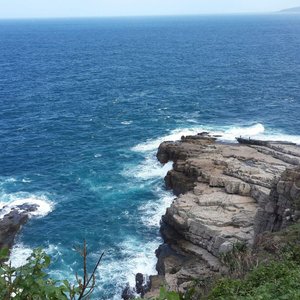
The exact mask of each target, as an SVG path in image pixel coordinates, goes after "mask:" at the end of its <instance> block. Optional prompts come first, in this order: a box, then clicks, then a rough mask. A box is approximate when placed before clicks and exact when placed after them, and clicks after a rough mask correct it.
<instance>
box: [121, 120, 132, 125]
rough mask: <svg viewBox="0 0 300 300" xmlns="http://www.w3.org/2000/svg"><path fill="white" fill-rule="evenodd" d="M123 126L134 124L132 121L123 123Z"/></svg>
mask: <svg viewBox="0 0 300 300" xmlns="http://www.w3.org/2000/svg"><path fill="white" fill-rule="evenodd" d="M121 124H122V125H130V124H132V121H122V122H121Z"/></svg>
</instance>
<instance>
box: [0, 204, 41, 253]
mask: <svg viewBox="0 0 300 300" xmlns="http://www.w3.org/2000/svg"><path fill="white" fill-rule="evenodd" d="M5 209H6V207H3V208H2V210H0V214H1V211H4V210H5ZM36 209H37V206H36V205H27V204H23V205H19V206H15V207H14V208H12V209H11V210H10V211H9V212H8V213H7V214H6V215H4V217H3V218H2V219H1V220H0V249H2V248H8V249H10V248H11V247H12V246H13V242H14V239H15V236H16V234H17V233H18V232H19V230H20V228H21V227H22V225H24V224H25V223H26V222H27V220H28V218H29V213H30V212H33V211H35V210H36Z"/></svg>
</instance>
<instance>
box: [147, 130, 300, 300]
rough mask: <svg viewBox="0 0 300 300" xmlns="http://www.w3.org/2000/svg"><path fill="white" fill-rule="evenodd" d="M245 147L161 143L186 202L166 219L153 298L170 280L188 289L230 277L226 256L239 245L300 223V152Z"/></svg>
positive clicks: (211, 141)
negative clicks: (220, 275) (222, 276)
mask: <svg viewBox="0 0 300 300" xmlns="http://www.w3.org/2000/svg"><path fill="white" fill-rule="evenodd" d="M239 142H240V143H237V144H225V143H219V142H217V141H216V137H213V136H210V135H209V134H208V133H201V134H198V135H196V136H186V137H182V139H181V141H178V142H164V143H162V144H161V145H160V147H159V149H158V153H157V158H158V160H159V161H160V162H161V163H163V164H164V163H167V162H168V161H173V169H172V170H171V171H169V172H168V174H167V176H166V177H165V182H166V186H167V187H168V188H170V189H172V190H173V191H174V193H175V194H176V195H177V196H178V197H177V199H175V200H174V201H173V203H172V205H171V207H170V208H168V209H167V212H166V214H165V215H164V216H163V219H162V226H161V232H162V235H163V238H164V241H165V244H164V245H162V246H161V247H160V248H159V249H158V250H157V256H158V263H157V270H158V273H159V276H158V277H152V283H153V282H154V284H152V292H154V290H155V288H156V287H157V286H159V284H160V283H162V282H163V283H164V284H166V285H167V286H168V287H169V288H170V289H172V290H178V289H179V290H184V289H185V288H186V287H187V286H189V284H190V283H191V282H192V281H193V279H195V278H198V279H199V278H200V279H202V280H205V279H206V278H210V277H213V276H214V275H215V274H216V273H224V272H226V269H225V268H224V267H223V266H222V264H221V263H220V259H219V258H220V256H221V255H222V253H225V252H228V251H230V250H231V249H232V247H233V245H234V244H235V243H243V244H247V245H249V246H251V245H252V244H253V241H254V238H255V236H256V234H258V233H260V232H262V231H265V230H271V231H272V230H279V229H281V228H283V227H285V226H287V225H288V223H289V222H292V221H295V220H297V219H298V218H299V216H300V199H299V197H300V190H299V189H300V168H298V169H297V166H299V165H300V148H299V147H298V146H297V145H295V144H291V143H284V142H273V141H272V142H271V141H267V142H266V141H255V140H245V139H239ZM286 170H287V171H286ZM158 278H160V279H161V278H162V279H163V281H161V280H158ZM148 295H150V296H151V293H150V294H148Z"/></svg>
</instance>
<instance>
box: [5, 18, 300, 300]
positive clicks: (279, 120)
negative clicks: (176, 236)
mask: <svg viewBox="0 0 300 300" xmlns="http://www.w3.org/2000/svg"><path fill="white" fill-rule="evenodd" d="M299 46H300V18H299V17H298V16H283V15H269V16H226V17H221V16H207V17H188V18H187V17H168V18H132V19H130V18H128V19H87V20H85V19H70V20H44V21H42V20H27V21H13V20H10V21H0V104H1V110H0V146H1V151H0V202H1V203H2V205H3V204H4V203H6V204H7V203H10V205H14V204H16V203H20V202H31V203H32V202H35V203H38V204H39V205H40V210H39V216H33V217H32V218H31V220H30V221H29V223H28V224H27V225H26V226H25V227H24V228H23V230H22V233H21V234H20V236H19V237H18V239H17V243H16V246H15V248H14V250H13V255H12V259H13V261H14V262H15V263H21V262H22V261H23V260H24V257H26V255H27V254H28V252H29V251H30V249H32V248H34V247H36V246H43V247H44V248H45V249H46V250H47V252H49V253H50V254H51V255H52V256H53V261H54V264H53V267H52V269H51V272H52V274H53V276H56V277H58V278H60V277H68V278H70V279H72V278H73V274H74V272H75V271H76V270H78V267H79V265H80V260H79V257H78V256H77V255H76V253H75V252H74V251H73V250H72V247H73V245H74V244H78V243H82V241H83V239H86V240H87V242H88V246H89V249H90V252H91V265H92V263H93V262H95V261H96V260H97V257H98V255H99V254H100V253H101V252H102V251H105V256H104V260H103V262H102V265H101V267H100V269H99V276H100V279H99V280H98V282H99V286H98V287H97V298H101V299H120V292H121V290H122V288H123V287H124V285H125V284H126V283H127V282H130V283H131V284H132V283H134V274H135V273H136V272H143V273H148V274H151V273H155V262H156V260H155V254H154V250H155V249H156V248H157V247H158V245H159V244H160V243H161V238H160V236H159V220H160V217H161V215H162V214H163V213H164V211H165V208H166V207H167V206H168V205H169V204H170V203H171V201H172V199H173V196H172V194H171V193H169V192H168V191H165V189H164V185H163V177H164V175H165V174H166V172H167V170H168V169H169V168H170V167H171V166H170V165H167V166H164V167H162V166H160V165H159V164H158V163H157V162H156V159H155V152H156V149H157V147H158V145H159V143H160V142H161V141H163V140H165V139H167V140H172V139H173V140H174V139H178V138H180V136H181V135H182V134H187V133H196V132H198V131H201V130H211V131H213V132H217V133H221V134H222V135H223V138H222V139H223V140H225V141H234V137H235V136H239V135H244V136H256V137H260V138H274V139H284V140H289V141H295V142H297V143H300V134H299V132H300V119H299V114H300V98H299V97H300V96H299V95H300V56H299ZM16 201H17V202H16Z"/></svg>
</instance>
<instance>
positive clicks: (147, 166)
mask: <svg viewBox="0 0 300 300" xmlns="http://www.w3.org/2000/svg"><path fill="white" fill-rule="evenodd" d="M171 169H172V162H169V163H167V164H165V165H162V164H160V163H159V162H158V160H157V159H156V157H155V155H154V153H152V155H148V156H146V157H145V159H144V160H143V161H142V162H141V163H140V164H139V165H137V166H135V167H131V168H127V169H126V170H124V171H123V172H122V174H123V175H125V176H129V177H134V178H137V179H141V180H148V179H153V178H164V177H165V176H166V174H167V173H168V171H169V170H171Z"/></svg>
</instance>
